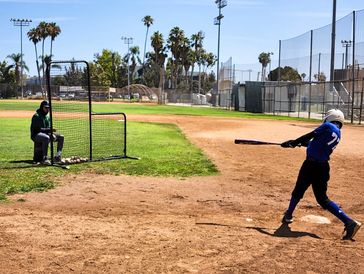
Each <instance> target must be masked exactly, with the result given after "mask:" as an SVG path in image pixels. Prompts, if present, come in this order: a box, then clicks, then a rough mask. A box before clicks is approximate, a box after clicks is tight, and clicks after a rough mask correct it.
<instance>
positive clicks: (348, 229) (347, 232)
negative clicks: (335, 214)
mask: <svg viewBox="0 0 364 274" xmlns="http://www.w3.org/2000/svg"><path fill="white" fill-rule="evenodd" d="M360 227H361V223H360V222H358V221H352V222H351V223H349V224H347V225H345V228H344V236H343V240H352V239H353V238H354V236H355V234H356V233H357V232H358V230H359V228H360Z"/></svg>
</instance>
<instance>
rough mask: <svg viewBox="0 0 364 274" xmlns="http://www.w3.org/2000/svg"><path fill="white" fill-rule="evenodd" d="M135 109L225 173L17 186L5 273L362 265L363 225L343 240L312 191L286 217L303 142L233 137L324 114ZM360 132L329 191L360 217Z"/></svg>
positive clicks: (363, 195)
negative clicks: (247, 142) (287, 219)
mask: <svg viewBox="0 0 364 274" xmlns="http://www.w3.org/2000/svg"><path fill="white" fill-rule="evenodd" d="M1 115H3V116H2V117H5V116H6V115H5V112H2V114H1V113H0V117H1ZM22 115H24V114H22ZM26 115H27V116H24V117H30V115H31V114H30V115H28V113H27V114H26ZM9 116H12V117H14V116H17V117H23V116H21V115H20V114H18V115H14V114H9V115H8V116H6V117H9ZM128 119H129V120H136V121H149V122H163V123H176V124H177V125H178V126H179V127H180V128H181V129H182V131H183V132H184V133H185V134H186V136H187V138H189V139H190V140H191V142H193V143H194V144H195V145H197V146H198V147H200V148H201V149H202V150H203V151H204V152H205V153H206V154H207V155H208V156H209V157H210V158H211V159H212V161H213V162H214V163H215V164H216V165H217V166H218V168H219V170H220V172H221V173H220V175H218V176H211V177H193V178H153V177H132V176H111V175H106V176H105V175H94V174H93V175H89V174H81V175H69V176H66V177H64V178H62V181H61V182H60V186H59V187H57V188H56V189H53V190H51V191H48V192H45V193H27V194H19V195H14V196H13V197H11V199H12V200H13V201H14V202H12V203H8V204H0V255H1V256H0V265H1V268H0V273H26V272H27V273H189V272H191V273H310V274H313V273H364V228H362V230H361V231H359V232H358V234H357V236H356V241H342V240H340V237H341V233H342V230H343V226H342V224H341V223H340V222H339V221H338V220H336V219H335V218H334V217H333V216H332V215H330V213H328V212H326V211H324V210H322V209H321V208H320V207H318V206H317V204H316V202H315V200H314V197H313V194H312V191H311V190H309V191H308V192H307V193H306V196H305V199H304V200H303V201H302V202H301V203H300V204H299V206H298V208H297V211H296V212H295V222H294V223H293V224H292V225H291V226H290V229H289V228H287V227H285V226H282V225H281V223H280V220H281V217H282V213H283V211H284V210H285V208H286V206H287V203H288V201H289V198H290V192H291V190H292V188H293V185H294V183H295V179H296V176H297V173H298V169H299V167H300V165H301V163H302V161H303V160H304V157H305V150H304V149H303V148H296V149H282V148H280V147H279V146H244V145H235V144H234V143H233V140H234V139H235V138H246V139H259V140H266V141H276V142H281V141H284V140H286V139H290V138H295V137H297V136H299V135H300V134H303V133H306V132H308V131H309V130H311V129H313V128H314V127H315V126H317V124H310V123H303V122H292V121H283V122H282V121H264V120H259V121H258V120H244V119H231V118H207V117H184V116H155V115H147V116H141V115H129V116H128ZM363 136H364V127H359V126H345V127H344V129H343V131H342V142H341V143H340V145H339V146H338V148H337V149H336V151H335V153H334V154H333V156H332V160H331V178H332V179H331V181H330V184H329V192H328V193H329V196H330V198H332V199H333V200H334V201H337V202H338V203H339V204H340V205H341V206H342V207H343V208H344V210H345V211H346V212H347V213H349V215H351V216H353V217H355V218H356V219H358V220H361V221H364V185H363V183H364V180H363V178H364V148H363V145H362V143H363V142H362V139H363ZM19 199H21V200H25V201H24V202H19V201H18V200H19ZM310 215H315V216H320V217H326V218H327V219H324V220H328V221H329V222H330V223H328V222H320V221H318V220H317V218H314V217H315V216H310ZM322 219H323V218H321V219H320V220H322Z"/></svg>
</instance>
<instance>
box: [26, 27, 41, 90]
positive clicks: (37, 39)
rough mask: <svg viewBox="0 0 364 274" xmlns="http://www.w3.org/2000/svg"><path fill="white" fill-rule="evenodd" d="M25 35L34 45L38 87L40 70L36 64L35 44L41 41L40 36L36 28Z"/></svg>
mask: <svg viewBox="0 0 364 274" xmlns="http://www.w3.org/2000/svg"><path fill="white" fill-rule="evenodd" d="M27 35H28V38H29V40H30V41H32V42H33V44H34V49H35V62H36V64H37V73H38V80H39V85H40V84H41V80H40V70H39V62H38V49H37V44H38V42H40V41H41V38H40V34H39V32H38V29H37V28H32V29H31V30H29V31H28V33H27Z"/></svg>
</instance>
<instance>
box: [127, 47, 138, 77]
mask: <svg viewBox="0 0 364 274" xmlns="http://www.w3.org/2000/svg"><path fill="white" fill-rule="evenodd" d="M139 54H140V50H139V47H138V46H134V47H130V49H129V53H128V55H130V56H127V57H128V59H129V58H130V60H131V65H130V71H131V79H132V80H133V78H134V73H135V68H136V66H137V64H138V63H139V64H140V63H141V61H140V58H139Z"/></svg>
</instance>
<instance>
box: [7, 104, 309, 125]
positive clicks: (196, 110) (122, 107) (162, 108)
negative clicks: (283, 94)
mask: <svg viewBox="0 0 364 274" xmlns="http://www.w3.org/2000/svg"><path fill="white" fill-rule="evenodd" d="M39 104H40V101H26V100H24V101H17V100H0V111H1V110H27V111H35V110H36V109H37V108H38V107H39ZM67 104H69V109H68V110H67V111H69V112H72V111H73V110H74V111H80V110H79V109H80V108H79V107H77V105H79V104H81V103H79V102H72V101H71V102H67ZM82 104H85V103H82ZM92 108H93V109H92V111H93V112H124V113H126V114H158V115H193V116H216V117H241V118H257V119H273V120H296V121H297V120H302V121H307V120H308V119H305V118H295V117H287V116H277V115H266V114H255V113H250V112H239V111H230V110H226V109H218V108H210V107H195V106H194V107H188V106H187V107H186V106H170V105H154V104H138V103H107V102H103V103H95V102H93V103H92ZM311 121H315V120H311Z"/></svg>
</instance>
